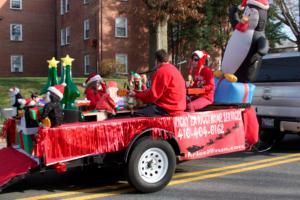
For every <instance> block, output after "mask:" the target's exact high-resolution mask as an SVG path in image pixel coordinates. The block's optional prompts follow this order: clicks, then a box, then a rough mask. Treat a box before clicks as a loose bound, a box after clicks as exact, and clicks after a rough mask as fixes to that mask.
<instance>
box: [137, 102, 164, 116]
mask: <svg viewBox="0 0 300 200" xmlns="http://www.w3.org/2000/svg"><path fill="white" fill-rule="evenodd" d="M134 115H135V116H146V117H155V116H168V115H169V113H168V112H167V111H165V110H164V109H162V108H160V107H159V106H157V105H155V104H150V105H148V106H147V107H145V108H143V109H142V110H138V111H136V112H135V113H134Z"/></svg>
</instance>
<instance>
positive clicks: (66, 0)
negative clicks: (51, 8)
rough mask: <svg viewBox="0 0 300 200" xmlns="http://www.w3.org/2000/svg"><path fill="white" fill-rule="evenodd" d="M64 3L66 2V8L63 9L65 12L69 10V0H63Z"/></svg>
mask: <svg viewBox="0 0 300 200" xmlns="http://www.w3.org/2000/svg"><path fill="white" fill-rule="evenodd" d="M65 3H66V6H65V8H66V10H65V13H67V12H69V10H70V3H69V0H65Z"/></svg>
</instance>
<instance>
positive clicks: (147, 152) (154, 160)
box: [127, 137, 176, 193]
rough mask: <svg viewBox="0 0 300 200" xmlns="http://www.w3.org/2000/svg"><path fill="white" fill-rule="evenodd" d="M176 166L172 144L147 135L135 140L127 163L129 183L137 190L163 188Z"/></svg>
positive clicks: (146, 191)
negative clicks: (135, 142)
mask: <svg viewBox="0 0 300 200" xmlns="http://www.w3.org/2000/svg"><path fill="white" fill-rule="evenodd" d="M175 167H176V156H175V152H174V150H173V148H172V146H171V145H170V144H169V143H168V142H166V141H164V140H152V139H151V138H149V137H146V138H143V139H141V140H139V141H138V142H137V144H136V145H135V147H134V148H133V150H132V153H131V154H130V157H129V160H128V163H127V175H128V181H129V183H130V184H131V185H132V186H133V187H134V188H135V189H136V190H137V191H139V192H143V193H150V192H156V191H159V190H161V189H163V188H164V187H165V186H166V185H167V184H168V183H169V182H170V180H171V178H172V176H173V173H174V171H175Z"/></svg>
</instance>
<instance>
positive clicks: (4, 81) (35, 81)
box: [0, 77, 126, 108]
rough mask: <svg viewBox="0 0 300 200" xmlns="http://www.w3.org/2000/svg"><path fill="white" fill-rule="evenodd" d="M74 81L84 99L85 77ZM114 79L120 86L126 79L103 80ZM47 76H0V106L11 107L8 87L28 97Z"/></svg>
mask: <svg viewBox="0 0 300 200" xmlns="http://www.w3.org/2000/svg"><path fill="white" fill-rule="evenodd" d="M73 80H74V83H75V84H76V85H77V87H78V89H79V90H80V97H79V99H84V98H85V96H84V94H83V92H84V88H83V87H82V83H83V82H84V81H85V80H86V78H73ZM109 80H115V81H117V82H118V85H119V87H120V88H122V87H123V84H124V82H125V81H126V79H105V81H106V82H107V81H109ZM46 81H47V77H21V78H18V77H9V78H0V108H6V107H11V103H10V98H9V95H8V91H9V88H11V87H14V86H16V87H18V88H19V89H20V92H21V94H22V96H23V98H30V95H31V93H32V92H38V93H40V91H41V89H42V88H43V86H44V85H45V84H46Z"/></svg>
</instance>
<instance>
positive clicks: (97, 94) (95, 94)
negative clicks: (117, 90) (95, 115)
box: [84, 83, 106, 110]
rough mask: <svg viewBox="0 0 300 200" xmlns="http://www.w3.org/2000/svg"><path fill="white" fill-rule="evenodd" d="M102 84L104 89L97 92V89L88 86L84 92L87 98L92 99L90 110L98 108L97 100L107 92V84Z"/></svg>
mask: <svg viewBox="0 0 300 200" xmlns="http://www.w3.org/2000/svg"><path fill="white" fill-rule="evenodd" d="M101 86H102V90H98V91H97V92H95V90H94V89H92V88H87V89H86V90H85V92H84V93H85V96H86V98H87V99H88V100H89V101H90V106H89V109H90V110H94V109H95V108H96V105H97V102H98V101H99V100H100V99H101V97H102V96H103V94H105V93H106V85H105V84H104V83H101Z"/></svg>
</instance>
